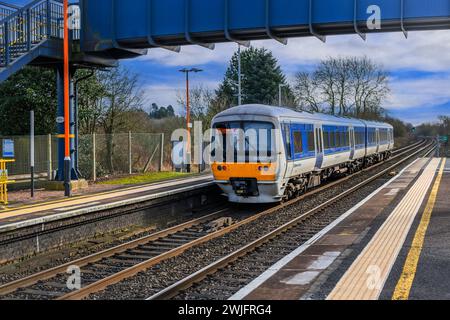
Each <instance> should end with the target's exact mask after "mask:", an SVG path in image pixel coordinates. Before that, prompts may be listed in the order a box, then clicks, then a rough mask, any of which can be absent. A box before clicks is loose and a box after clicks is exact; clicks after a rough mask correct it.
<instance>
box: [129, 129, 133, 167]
mask: <svg viewBox="0 0 450 320" xmlns="http://www.w3.org/2000/svg"><path fill="white" fill-rule="evenodd" d="M132 173H133V164H132V159H131V131H128V174H130V175H131V174H132Z"/></svg>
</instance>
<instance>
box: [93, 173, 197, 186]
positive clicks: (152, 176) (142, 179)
mask: <svg viewBox="0 0 450 320" xmlns="http://www.w3.org/2000/svg"><path fill="white" fill-rule="evenodd" d="M191 175H192V174H189V173H180V172H149V173H145V174H139V175H133V176H126V177H122V178H117V179H113V180H108V181H103V182H101V183H100V184H108V185H130V184H143V183H151V182H158V181H164V180H171V179H178V178H185V177H189V176H191Z"/></svg>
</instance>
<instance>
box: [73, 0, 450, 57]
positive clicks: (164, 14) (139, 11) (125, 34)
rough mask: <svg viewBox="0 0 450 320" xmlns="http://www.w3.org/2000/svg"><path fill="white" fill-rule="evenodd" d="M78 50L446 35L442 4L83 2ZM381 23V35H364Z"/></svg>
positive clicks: (448, 6) (361, 0) (407, 0)
mask: <svg viewBox="0 0 450 320" xmlns="http://www.w3.org/2000/svg"><path fill="white" fill-rule="evenodd" d="M81 6H82V19H83V20H84V21H86V26H85V28H84V29H83V30H82V38H81V39H82V41H81V46H82V49H83V50H85V51H93V52H95V51H105V50H109V49H112V48H115V47H117V46H121V47H126V48H153V47H162V46H166V47H167V46H183V45H189V44H197V45H203V46H206V47H209V48H210V49H211V48H212V46H210V45H209V46H208V44H213V43H219V42H228V41H235V42H237V41H250V40H262V39H275V40H278V41H280V42H283V43H286V41H285V39H287V38H291V37H310V36H316V37H319V38H320V39H321V40H324V37H325V36H328V35H342V34H359V35H360V36H362V37H363V38H364V34H365V33H372V32H395V31H400V32H404V33H405V34H406V33H407V32H408V31H416V30H438V29H449V28H450V3H449V1H448V0H428V1H423V0H245V1H242V0H214V1H211V0H136V1H133V2H132V3H131V2H130V1H128V0H81ZM372 18H379V21H380V23H381V29H379V30H372V29H371V30H369V27H368V23H367V22H368V21H369V22H370V21H373V20H371V19H372Z"/></svg>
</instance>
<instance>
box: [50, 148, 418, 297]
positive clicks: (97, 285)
mask: <svg viewBox="0 0 450 320" xmlns="http://www.w3.org/2000/svg"><path fill="white" fill-rule="evenodd" d="M425 143H426V142H425V141H423V142H422V144H425ZM413 149H415V147H411V148H409V149H408V150H406V151H404V152H402V153H401V154H399V155H396V156H395V157H393V158H391V159H389V160H387V161H390V160H393V159H396V158H398V157H401V156H402V155H404V154H405V153H408V152H409V151H410V150H413ZM405 159H407V158H405ZM384 163H385V162H380V163H378V164H376V165H373V166H371V167H369V168H366V169H364V170H361V171H359V172H357V173H355V174H352V175H349V176H347V177H344V178H342V179H339V180H336V181H334V182H331V183H329V184H326V185H324V186H322V187H319V188H316V189H312V191H310V192H308V193H306V194H303V195H301V196H299V197H297V198H295V199H292V200H290V201H288V202H285V203H282V204H280V205H278V206H276V207H273V208H270V209H268V210H265V211H263V212H261V213H258V214H255V215H253V216H251V217H249V218H247V219H244V220H242V221H240V222H238V223H235V224H233V225H231V226H229V227H226V228H224V229H221V230H218V231H216V232H213V233H211V234H208V235H206V236H204V237H202V238H198V239H196V240H194V241H192V242H189V243H186V244H184V245H182V246H180V247H177V248H174V249H173V250H170V251H168V252H165V253H163V254H161V255H159V256H156V257H153V258H151V259H149V260H147V261H144V262H142V263H139V264H136V265H134V266H132V267H129V268H127V269H124V270H122V271H120V272H118V273H116V274H113V275H111V276H109V277H106V278H103V279H101V280H99V281H97V282H94V283H92V284H90V285H88V286H86V287H83V288H81V289H79V290H76V291H73V292H71V293H69V294H66V295H64V296H62V297H59V298H57V300H80V299H83V298H86V297H88V296H89V295H90V294H93V293H96V292H99V291H102V290H104V289H106V288H107V287H108V286H111V285H113V284H116V283H119V282H121V281H123V280H124V279H126V278H130V277H132V276H134V275H136V274H138V273H139V272H141V271H144V270H146V269H149V268H150V267H152V266H154V265H156V264H159V263H161V262H163V261H165V260H168V259H170V258H173V257H176V256H178V255H181V254H182V253H183V252H185V251H186V250H188V249H190V248H192V247H195V246H198V245H200V244H203V243H206V242H209V241H211V240H213V239H216V238H218V237H221V236H223V235H225V234H227V233H230V232H231V231H234V230H236V229H237V228H239V227H241V226H243V225H246V224H249V223H251V222H253V221H255V220H257V219H259V218H261V217H263V216H266V215H269V214H272V213H275V212H277V211H279V210H280V209H282V208H284V207H287V206H291V205H293V204H295V203H297V202H299V201H301V200H303V199H305V198H306V197H310V196H312V195H314V194H317V193H319V192H321V191H323V190H326V189H329V188H331V187H333V186H335V185H337V184H340V183H342V182H343V181H346V180H348V179H350V178H352V177H354V176H356V175H357V174H360V173H362V172H365V171H367V170H371V169H374V168H376V167H378V166H380V165H382V164H384Z"/></svg>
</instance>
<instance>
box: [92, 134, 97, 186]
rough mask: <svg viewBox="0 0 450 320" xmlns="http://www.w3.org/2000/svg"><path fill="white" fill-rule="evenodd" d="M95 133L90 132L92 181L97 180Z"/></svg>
mask: <svg viewBox="0 0 450 320" xmlns="http://www.w3.org/2000/svg"><path fill="white" fill-rule="evenodd" d="M96 165H97V158H96V146H95V133H93V134H92V181H97V168H96Z"/></svg>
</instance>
